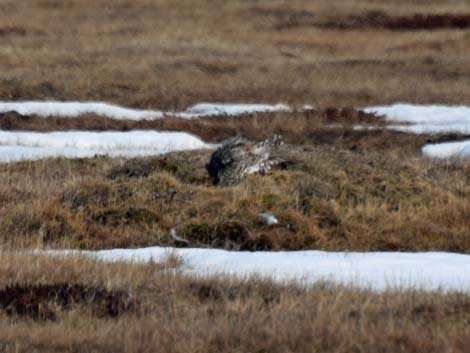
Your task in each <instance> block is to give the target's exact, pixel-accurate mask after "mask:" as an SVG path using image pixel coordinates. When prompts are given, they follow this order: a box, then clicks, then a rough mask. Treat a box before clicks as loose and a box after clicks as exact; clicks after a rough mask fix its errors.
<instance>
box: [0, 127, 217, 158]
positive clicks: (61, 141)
mask: <svg viewBox="0 0 470 353" xmlns="http://www.w3.org/2000/svg"><path fill="white" fill-rule="evenodd" d="M213 147H214V146H213V145H211V144H207V143H205V142H203V141H202V140H200V139H199V138H197V137H196V136H193V135H191V134H188V133H185V132H157V131H129V132H84V131H66V132H50V133H38V132H9V131H1V130H0V162H16V161H20V160H36V159H41V158H52V157H66V158H84V157H93V156H95V155H108V156H111V157H136V156H149V155H159V154H163V153H168V152H173V151H183V150H195V149H205V148H213Z"/></svg>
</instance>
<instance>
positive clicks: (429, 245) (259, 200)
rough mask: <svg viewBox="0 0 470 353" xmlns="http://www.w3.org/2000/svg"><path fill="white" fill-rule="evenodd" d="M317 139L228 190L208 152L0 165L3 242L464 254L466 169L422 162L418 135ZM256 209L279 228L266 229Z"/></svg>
mask: <svg viewBox="0 0 470 353" xmlns="http://www.w3.org/2000/svg"><path fill="white" fill-rule="evenodd" d="M260 131H263V129H261V130H260ZM317 132H318V134H317V135H316V136H315V135H313V136H309V135H305V136H304V137H303V138H304V140H305V141H308V139H309V138H310V139H311V141H310V142H306V143H305V144H303V145H301V146H295V145H285V146H284V147H283V148H281V149H280V151H279V152H278V157H280V158H283V159H285V160H286V161H287V163H286V164H285V166H284V168H285V169H284V170H281V171H277V172H275V173H273V174H272V175H268V176H265V177H261V176H256V175H254V176H250V177H249V178H247V179H246V180H244V181H243V182H242V183H241V184H240V185H237V186H234V187H226V188H222V187H214V186H212V182H211V180H210V179H209V177H208V174H207V172H206V170H205V164H206V163H207V162H208V160H209V156H210V153H211V151H200V152H198V151H193V152H185V153H174V154H170V155H167V156H162V157H154V158H143V159H135V160H129V161H125V160H121V159H110V158H105V157H98V158H93V159H84V160H60V159H59V160H49V161H38V162H24V163H18V164H10V165H3V166H0V181H1V183H0V185H1V186H0V198H1V200H2V205H1V207H0V236H1V239H2V242H3V243H4V244H9V245H17V246H39V247H42V246H54V247H64V246H65V247H74V248H84V249H85V248H91V249H96V248H110V247H137V246H150V245H175V242H174V240H173V239H172V237H171V236H170V230H171V228H176V230H177V232H178V233H179V234H180V235H182V236H183V237H185V238H186V239H187V240H188V241H189V242H190V245H191V246H202V247H211V246H213V247H221V248H227V249H234V250H237V249H245V250H260V249H263V250H280V249H288V250H295V249H326V250H385V251H387V250H410V251H416V250H443V251H458V252H465V253H468V252H470V240H469V238H468V236H467V229H468V227H469V226H470V224H469V223H468V220H469V219H470V218H469V217H468V210H469V209H470V208H469V206H468V195H469V194H470V188H469V187H468V182H467V180H468V168H469V165H468V164H467V163H466V162H463V161H460V162H459V161H450V162H442V163H437V162H431V161H426V160H424V159H422V158H421V157H420V156H419V154H420V152H419V146H418V145H417V144H418V142H419V141H421V142H424V141H423V139H424V138H425V136H424V137H421V138H418V139H417V138H416V137H414V136H410V135H407V134H402V133H394V132H391V131H380V130H377V131H362V132H360V131H359V132H358V131H354V130H347V129H345V130H339V131H335V130H333V132H332V133H331V134H328V135H326V136H325V135H324V134H323V135H322V134H320V132H319V131H317ZM253 133H254V134H255V133H256V130H254V132H253ZM296 136H297V135H295V134H294V135H292V136H291V138H292V139H295V137H296ZM420 139H421V140H420ZM260 211H270V212H273V213H274V214H275V215H276V216H277V217H278V218H279V220H280V223H281V224H280V225H279V226H276V227H270V226H266V225H264V224H263V223H262V222H261V221H260V219H259V218H258V217H257V213H258V212H260Z"/></svg>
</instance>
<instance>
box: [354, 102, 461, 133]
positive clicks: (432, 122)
mask: <svg viewBox="0 0 470 353" xmlns="http://www.w3.org/2000/svg"><path fill="white" fill-rule="evenodd" d="M363 110H364V111H365V112H367V113H376V114H378V115H382V116H384V117H385V119H386V120H387V121H389V122H392V123H408V124H410V125H397V126H389V127H388V128H390V129H393V130H398V131H403V132H410V133H415V134H439V133H461V134H468V133H470V107H466V106H445V105H413V104H394V105H390V106H377V107H367V108H364V109H363Z"/></svg>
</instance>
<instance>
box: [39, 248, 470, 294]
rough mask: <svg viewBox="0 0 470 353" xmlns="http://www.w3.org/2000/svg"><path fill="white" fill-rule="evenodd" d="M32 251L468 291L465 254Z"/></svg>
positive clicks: (306, 281) (190, 269)
mask: <svg viewBox="0 0 470 353" xmlns="http://www.w3.org/2000/svg"><path fill="white" fill-rule="evenodd" d="M36 253H39V254H44V253H45V254H48V255H54V256H69V255H84V256H90V257H93V258H96V259H98V260H102V261H109V262H115V261H128V262H143V263H145V262H151V261H153V262H161V261H164V260H165V259H166V258H167V256H168V255H169V254H174V255H177V256H179V257H181V258H182V259H183V265H182V268H181V270H182V271H183V273H187V274H193V275H197V276H211V275H231V276H236V277H240V278H248V277H251V276H258V277H266V278H270V279H273V280H275V281H277V282H279V283H287V282H292V281H294V282H298V283H300V284H303V285H311V284H314V283H316V282H318V281H331V282H333V283H338V284H345V285H352V286H357V287H363V288H370V289H374V290H385V289H421V290H444V291H470V256H469V255H461V254H454V253H444V252H429V253H397V252H383V253H379V252H377V253H344V252H323V251H293V252H262V251H259V252H229V251H224V250H216V249H176V248H162V247H151V248H143V249H115V250H101V251H73V250H72V251H70V250H69V251H67V250H65V251H61V250H58V251H57V250H53V251H46V252H43V251H38V252H36Z"/></svg>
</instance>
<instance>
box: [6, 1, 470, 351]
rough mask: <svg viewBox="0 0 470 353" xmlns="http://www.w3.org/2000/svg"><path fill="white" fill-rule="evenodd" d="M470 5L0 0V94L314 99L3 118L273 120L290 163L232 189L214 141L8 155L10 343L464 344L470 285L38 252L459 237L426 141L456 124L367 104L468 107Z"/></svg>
mask: <svg viewBox="0 0 470 353" xmlns="http://www.w3.org/2000/svg"><path fill="white" fill-rule="evenodd" d="M469 18H470V10H469V8H468V3H467V2H466V1H464V0H441V1H413V2H410V1H404V0H395V1H385V0H383V1H382V0H354V1H353V0H334V1H331V0H319V1H315V2H312V1H307V0H291V1H288V2H286V1H275V0H273V1H249V0H230V1H215V0H183V1H177V2H175V1H167V0H134V1H128V0H115V1H111V0H98V1H95V0H70V1H57V0H31V1H23V2H21V1H14V0H3V1H0V42H1V45H0V100H30V99H31V100H48V99H52V100H80V101H84V100H93V101H106V102H110V103H116V104H121V105H124V106H128V107H135V108H154V109H165V110H166V109H170V110H183V109H185V108H186V107H187V106H188V105H191V104H193V103H198V102H201V101H217V102H247V103H248V102H253V103H259V102H263V103H278V102H285V103H288V104H291V105H293V106H295V107H301V106H302V105H303V104H306V103H308V104H315V109H312V110H309V111H303V112H301V111H298V112H293V113H274V114H252V115H247V116H244V117H238V118H228V117H212V118H204V119H200V120H191V121H190V120H182V119H162V120H158V121H140V122H135V121H115V120H110V119H104V118H100V117H96V116H91V115H90V116H84V117H81V118H78V119H66V118H63V117H53V118H48V119H42V118H38V117H35V116H21V115H18V114H13V113H6V114H2V115H1V116H0V128H1V129H2V130H28V131H29V130H33V131H42V132H44V131H56V130H98V131H103V130H132V129H158V130H174V131H188V132H191V133H193V134H196V135H198V136H200V137H201V138H202V139H204V140H205V141H209V142H220V141H222V140H223V139H225V138H227V137H230V136H233V135H235V134H243V135H245V136H246V137H248V138H250V139H253V140H261V139H264V138H266V137H268V136H270V135H271V134H273V133H279V134H281V135H282V136H283V137H284V139H285V142H286V144H285V145H284V146H283V147H282V148H281V149H280V150H279V152H278V153H279V156H280V157H282V158H284V159H285V160H286V163H285V164H284V165H283V168H282V170H278V171H275V172H274V173H273V174H270V175H267V176H264V177H261V176H256V175H253V176H250V177H248V178H247V179H246V180H244V181H243V182H242V183H241V184H240V185H237V186H233V187H225V188H222V187H216V186H214V185H212V182H211V180H210V179H209V177H208V175H207V172H206V170H205V164H206V163H207V161H208V159H209V156H210V153H211V151H207V150H206V151H193V152H182V153H173V154H170V155H165V156H158V157H148V158H139V159H131V160H125V159H112V158H108V157H105V156H97V157H96V158H91V159H77V160H66V159H56V160H42V161H36V162H21V163H14V164H1V165H0V242H1V244H2V251H3V252H2V253H1V256H0V269H1V270H0V351H1V352H3V351H4V352H18V351H25V352H117V351H123V352H137V351H138V352H146V351H149V352H150V351H159V352H221V351H223V352H355V351H357V352H397V351H405V352H443V351H452V352H465V351H468V346H469V343H470V331H469V328H468V327H469V321H470V316H469V315H470V314H469V313H470V296H469V295H468V293H443V292H423V291H420V290H419V289H416V290H415V291H406V292H405V291H400V290H392V289H391V290H389V291H386V292H383V293H375V292H372V291H370V290H359V289H355V288H349V287H339V286H335V285H332V284H329V283H319V284H317V285H315V286H313V287H311V288H302V286H300V285H299V284H285V285H280V284H274V282H272V281H270V280H269V279H264V280H260V279H256V278H253V279H250V280H246V281H241V280H237V279H234V278H227V277H223V278H213V279H207V278H206V279H204V278H195V277H191V276H187V275H183V274H182V273H181V272H180V271H179V270H178V269H179V267H180V265H181V261H182V260H181V259H178V258H176V257H170V258H169V259H168V261H166V262H165V263H162V264H159V263H150V264H141V265H137V264H123V263H116V264H105V263H99V262H96V261H92V260H90V259H83V258H77V257H67V258H55V257H54V258H51V257H41V256H34V255H33V254H31V253H30V252H28V251H29V250H30V249H32V248H75V249H102V248H114V247H143V246H150V245H170V246H180V245H181V244H177V243H175V239H174V238H173V237H171V235H170V234H171V229H175V231H176V232H177V234H178V235H179V236H181V237H183V238H184V239H186V241H187V242H189V244H190V246H194V247H216V248H224V249H230V250H234V251H236V250H267V251H276V250H296V249H323V250H333V251H339V250H344V251H353V250H358V251H378V250H380V251H426V250H435V251H454V252H460V253H466V254H468V253H470V238H469V237H468V229H469V228H470V201H469V195H470V186H469V175H470V170H469V168H470V165H469V164H468V162H465V161H463V160H448V161H443V162H437V161H432V160H428V159H425V158H423V157H422V155H421V150H420V148H421V146H422V145H423V144H425V143H427V142H439V141H449V140H456V139H463V138H468V136H459V135H452V134H447V135H437V136H436V135H412V134H406V133H399V132H395V131H392V130H389V129H387V128H386V124H385V123H384V121H383V120H381V119H380V117H377V116H373V115H368V114H365V113H363V112H360V108H361V107H364V106H366V105H378V104H388V103H394V102H397V101H405V102H410V103H423V104H425V103H426V104H427V103H430V104H431V103H445V104H463V105H469V104H470V89H469V88H470V87H469V82H470V80H469V76H470V62H469V60H468V54H467V53H468V51H469V49H470V41H469V38H470V20H469ZM350 107H355V108H350ZM357 125H369V126H372V127H373V129H357ZM260 211H269V212H271V213H273V214H275V215H276V217H277V218H278V219H279V221H280V223H279V225H276V226H274V227H273V226H267V225H265V224H263V223H262V222H261V220H260V219H259V218H258V217H257V213H258V212H260Z"/></svg>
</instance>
